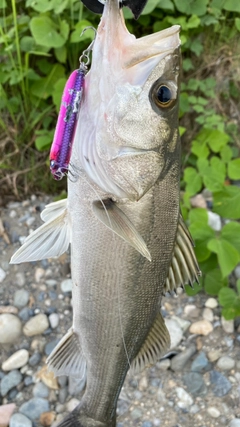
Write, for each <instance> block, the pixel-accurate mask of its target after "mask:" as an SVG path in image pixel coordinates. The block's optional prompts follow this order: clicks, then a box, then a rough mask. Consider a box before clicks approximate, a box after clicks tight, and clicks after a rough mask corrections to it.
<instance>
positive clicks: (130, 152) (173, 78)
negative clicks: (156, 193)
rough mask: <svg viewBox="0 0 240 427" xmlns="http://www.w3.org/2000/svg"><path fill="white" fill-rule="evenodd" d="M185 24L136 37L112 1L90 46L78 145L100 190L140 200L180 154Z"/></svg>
mask: <svg viewBox="0 0 240 427" xmlns="http://www.w3.org/2000/svg"><path fill="white" fill-rule="evenodd" d="M179 31H180V27H179V26H177V25H175V26H172V27H170V28H168V29H166V30H163V31H160V32H158V33H154V34H152V35H149V36H145V37H141V38H138V39H137V38H136V37H135V36H134V35H133V34H130V33H129V32H128V30H127V28H126V25H125V22H124V17H123V13H122V10H121V9H119V5H118V0H107V1H106V3H105V7H104V13H103V16H102V19H101V22H100V24H99V27H98V30H97V35H96V39H95V42H94V47H93V55H92V65H91V70H90V72H89V73H88V74H87V76H86V82H85V84H86V86H85V94H84V98H83V102H82V105H81V111H80V115H79V122H78V127H77V131H76V136H75V142H74V145H76V146H77V150H78V157H79V158H80V163H81V167H82V168H83V169H84V170H85V172H86V173H87V175H88V176H89V178H90V179H91V180H93V181H94V182H95V183H96V184H97V185H98V186H99V187H100V188H101V189H102V190H103V191H105V192H107V193H110V194H111V195H112V196H113V197H116V198H120V199H124V198H127V199H130V200H139V199H140V198H141V197H142V196H143V195H144V194H145V193H146V192H147V191H148V190H149V189H150V188H151V187H152V186H153V185H154V183H155V182H156V180H157V179H158V178H159V177H163V176H164V173H165V171H166V170H167V169H168V168H169V166H170V163H171V162H170V159H172V160H173V157H174V156H173V154H176V150H179V137H178V99H179V73H180V53H179V49H180V40H179Z"/></svg>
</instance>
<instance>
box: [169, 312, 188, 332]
mask: <svg viewBox="0 0 240 427" xmlns="http://www.w3.org/2000/svg"><path fill="white" fill-rule="evenodd" d="M172 319H173V320H176V322H177V323H178V324H179V326H180V328H181V329H182V331H183V332H186V331H187V330H188V328H189V326H190V325H191V322H190V321H189V320H186V319H181V317H178V316H172Z"/></svg>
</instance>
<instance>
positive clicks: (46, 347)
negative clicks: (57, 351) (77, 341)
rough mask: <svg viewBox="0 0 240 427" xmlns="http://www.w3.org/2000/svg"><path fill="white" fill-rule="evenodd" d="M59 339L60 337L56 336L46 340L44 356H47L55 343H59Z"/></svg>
mask: <svg viewBox="0 0 240 427" xmlns="http://www.w3.org/2000/svg"><path fill="white" fill-rule="evenodd" d="M59 341H60V339H59V338H57V339H55V340H53V341H50V342H48V343H47V344H46V345H45V348H44V352H45V354H46V356H49V354H50V353H51V352H52V351H53V349H54V348H55V347H56V345H57V344H58V343H59Z"/></svg>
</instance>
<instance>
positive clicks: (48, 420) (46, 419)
mask: <svg viewBox="0 0 240 427" xmlns="http://www.w3.org/2000/svg"><path fill="white" fill-rule="evenodd" d="M54 420H55V413H54V412H43V413H42V414H41V416H40V423H41V424H42V425H43V426H44V427H48V426H50V425H51V424H52V423H53V421H54Z"/></svg>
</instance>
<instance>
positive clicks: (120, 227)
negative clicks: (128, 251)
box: [92, 199, 151, 261]
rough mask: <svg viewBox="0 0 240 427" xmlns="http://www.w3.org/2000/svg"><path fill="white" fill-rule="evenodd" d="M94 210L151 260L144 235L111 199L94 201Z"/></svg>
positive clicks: (107, 225) (105, 222)
mask: <svg viewBox="0 0 240 427" xmlns="http://www.w3.org/2000/svg"><path fill="white" fill-rule="evenodd" d="M92 206H93V212H94V214H95V215H96V217H97V218H98V219H99V221H101V222H102V223H103V224H104V225H106V227H108V228H110V230H112V231H113V232H114V233H116V234H117V235H118V236H120V237H121V238H122V239H123V240H125V242H127V243H128V244H129V245H131V246H132V247H133V248H135V249H136V250H137V251H138V252H139V253H140V254H141V255H142V256H144V257H145V258H147V259H148V260H149V261H151V254H150V252H149V250H148V248H147V245H146V243H145V242H144V240H143V238H142V236H140V234H139V233H138V231H137V230H136V228H135V227H134V225H133V223H132V222H131V221H130V219H129V218H128V217H127V215H125V213H124V212H123V211H122V210H121V209H120V208H119V207H118V206H117V205H116V203H115V202H113V201H112V200H111V199H107V200H102V201H99V200H97V201H94V202H93V205H92Z"/></svg>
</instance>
